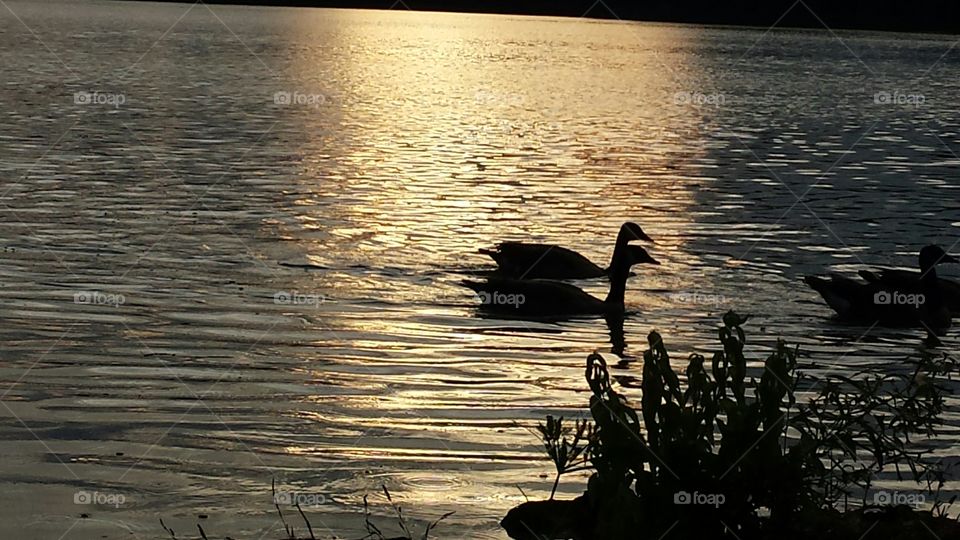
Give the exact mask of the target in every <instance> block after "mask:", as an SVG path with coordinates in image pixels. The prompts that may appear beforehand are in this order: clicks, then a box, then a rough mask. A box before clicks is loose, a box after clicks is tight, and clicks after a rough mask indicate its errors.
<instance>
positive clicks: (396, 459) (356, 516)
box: [0, 1, 960, 539]
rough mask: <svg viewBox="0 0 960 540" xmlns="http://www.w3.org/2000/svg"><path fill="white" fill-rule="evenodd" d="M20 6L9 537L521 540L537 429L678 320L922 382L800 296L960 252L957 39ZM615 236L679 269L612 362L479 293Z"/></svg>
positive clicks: (0, 272)
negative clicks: (494, 273)
mask: <svg viewBox="0 0 960 540" xmlns="http://www.w3.org/2000/svg"><path fill="white" fill-rule="evenodd" d="M7 6H9V8H8V9H0V66H2V68H0V73H2V78H0V105H2V110H3V113H4V114H3V116H2V117H0V242H2V247H3V249H2V252H0V305H2V311H0V318H2V325H0V339H2V343H3V345H2V365H0V382H2V385H3V388H2V392H3V394H2V395H3V400H2V409H0V413H2V415H3V417H4V422H3V424H2V427H0V454H2V458H3V466H2V484H0V488H2V489H0V500H2V501H4V502H3V505H2V507H3V508H2V509H0V515H2V516H3V519H2V520H0V530H5V531H8V532H7V533H4V536H8V535H9V534H12V533H13V531H19V532H17V537H19V538H44V539H49V538H54V539H55V538H57V537H60V535H64V536H62V538H100V537H101V536H103V537H107V538H130V537H138V538H157V537H162V536H164V533H163V531H162V529H160V525H159V521H158V517H162V518H163V519H164V522H165V523H166V524H167V525H168V526H171V527H172V528H173V529H174V530H175V531H177V532H178V534H179V537H183V536H184V535H189V534H192V533H193V531H195V523H197V522H198V521H199V522H200V523H202V524H203V526H204V529H205V530H206V531H207V533H208V534H210V535H211V538H212V537H214V536H216V537H223V536H225V535H231V536H233V537H250V538H257V537H263V538H279V537H281V536H282V525H281V524H280V522H279V521H278V519H277V518H276V516H275V509H274V508H273V504H272V501H271V496H270V483H271V479H276V481H277V483H278V486H279V487H280V488H281V489H283V490H285V491H286V492H290V491H295V492H298V493H300V494H301V495H303V496H310V497H313V499H312V500H313V502H317V503H322V504H318V505H316V506H313V505H309V506H307V507H306V508H305V511H306V512H307V513H308V515H310V516H311V521H312V522H313V526H314V529H315V530H316V531H317V533H318V536H320V535H324V536H326V537H329V536H331V535H333V534H336V535H339V536H341V537H349V538H354V537H359V536H362V532H361V528H362V515H361V513H360V508H361V504H362V500H361V498H362V496H363V495H364V494H368V493H369V494H371V495H372V498H371V501H372V502H374V503H375V504H374V508H375V510H376V512H377V513H378V514H379V515H383V516H386V512H387V508H386V507H385V506H384V505H383V501H382V497H379V496H378V493H379V491H378V490H379V489H380V485H381V484H385V485H386V486H387V487H388V488H389V489H390V490H391V492H392V493H393V494H394V496H395V498H396V499H397V500H398V501H401V502H402V504H403V506H404V508H405V513H407V514H408V515H410V516H411V517H412V518H413V519H415V520H423V519H433V518H436V517H438V516H439V515H441V514H443V513H444V512H447V511H451V510H455V511H456V514H455V515H454V516H453V517H451V518H449V519H448V520H447V521H446V522H444V524H443V525H441V528H440V529H439V532H440V536H441V537H445V538H446V537H449V538H453V537H457V538H500V539H502V538H505V536H504V534H503V533H502V532H500V531H499V529H498V527H497V523H496V522H497V520H498V519H499V517H500V516H502V515H503V514H504V512H505V511H506V510H507V509H508V508H510V507H511V506H513V505H516V504H518V503H519V502H522V501H523V500H524V499H523V496H522V495H521V493H520V490H519V489H518V486H520V487H522V488H523V490H524V491H525V492H526V493H527V495H529V496H530V497H543V496H545V495H546V494H548V493H549V489H550V484H551V480H552V479H548V478H546V476H543V475H546V474H548V473H549V472H550V465H549V464H548V463H547V462H545V461H544V459H542V456H541V452H540V449H539V444H538V440H537V438H536V437H535V436H534V435H533V434H532V433H531V432H530V430H529V429H530V428H531V427H532V426H533V424H534V423H535V421H536V420H538V419H540V418H542V417H543V416H544V415H545V414H549V413H553V414H566V415H568V416H569V415H576V414H580V413H581V411H582V409H583V407H584V406H585V404H586V402H587V393H586V384H585V383H584V381H583V366H582V364H583V360H584V358H585V357H586V355H587V354H588V353H590V352H592V351H594V350H599V351H601V352H603V353H605V354H607V355H608V357H610V358H611V360H616V355H615V354H614V353H620V355H621V356H624V357H626V358H627V359H630V358H631V357H633V358H635V357H637V356H638V355H639V354H641V353H642V351H643V350H644V347H645V342H646V335H647V333H648V332H649V331H650V330H651V329H654V328H656V329H659V330H660V331H662V332H663V333H664V335H665V337H666V339H667V341H668V343H669V344H671V346H672V347H673V348H674V349H676V358H678V359H680V358H683V357H685V356H686V354H688V353H690V352H692V351H695V350H697V351H700V352H705V351H707V350H709V349H707V347H713V341H714V336H715V331H714V328H715V327H716V325H717V322H718V317H719V315H720V314H721V313H722V312H723V311H725V310H726V309H728V308H730V307H736V308H737V309H738V310H740V311H742V312H747V313H750V314H752V315H753V320H752V321H751V323H750V325H749V326H748V330H749V331H750V332H751V333H750V335H751V337H752V339H753V342H754V346H753V349H752V350H751V354H752V355H753V357H755V358H757V359H758V360H759V359H760V358H761V357H762V356H763V354H764V353H765V352H766V351H767V350H768V349H769V346H770V345H771V344H772V343H774V342H775V340H776V339H777V338H779V337H782V338H784V339H786V340H788V341H790V342H792V343H798V344H800V345H801V347H802V349H803V351H804V358H803V361H804V364H805V366H806V369H807V370H808V371H814V372H819V373H825V372H832V373H846V374H851V373H853V372H855V371H856V370H859V369H862V368H863V367H865V366H872V367H874V368H875V369H877V370H891V371H893V370H897V369H901V366H902V364H901V362H900V361H901V359H902V358H904V357H905V356H907V355H909V354H912V353H913V351H914V350H915V349H916V348H917V346H918V343H919V340H920V338H921V337H922V335H921V334H920V333H919V332H912V331H900V332H894V331H887V330H881V329H867V328H859V327H850V326H840V325H838V324H836V323H835V322H834V321H832V320H831V319H830V312H829V310H828V309H827V308H826V307H825V306H824V305H823V304H822V302H821V301H820V300H819V298H818V297H817V296H816V295H815V293H813V292H812V291H810V290H808V289H807V288H806V287H805V286H804V285H803V283H802V281H801V280H800V278H801V277H802V276H803V275H805V274H808V273H818V272H824V271H827V270H834V271H853V270H855V269H856V268H858V267H860V266H861V265H880V264H889V265H899V266H912V265H913V264H914V260H915V253H916V251H917V250H918V249H919V247H920V246H922V245H924V244H926V243H933V242H936V243H940V244H942V245H944V246H945V247H948V248H949V247H951V246H954V243H955V242H956V241H957V240H960V234H958V232H960V231H958V228H957V227H958V226H960V202H958V201H960V191H958V186H960V180H958V177H957V172H958V165H960V158H958V157H957V153H960V134H958V131H957V130H958V121H960V112H958V108H957V106H956V96H957V95H958V92H960V69H958V67H960V64H958V63H960V52H958V51H957V50H953V49H951V47H952V45H953V41H952V40H950V39H947V38H942V37H937V36H901V35H889V34H883V35H881V34H869V33H856V34H853V33H841V34H839V35H837V34H833V33H831V32H827V31H780V30H774V31H772V32H769V33H765V32H764V31H762V30H746V29H744V30H736V29H717V28H699V27H684V26H667V25H653V24H636V23H621V22H598V21H589V20H573V19H547V18H515V17H501V16H479V15H455V14H432V13H431V14H427V13H411V12H401V11H390V12H388V11H382V12H376V11H364V12H361V11H348V10H296V9H272V8H255V7H227V6H217V7H207V6H205V5H203V4H196V5H193V6H192V7H191V6H190V5H188V4H148V3H143V4H139V3H138V4H133V3H106V2H104V3H86V2H84V3H80V2H71V3H63V4H59V3H49V2H29V3H28V2H21V1H13V2H8V3H7ZM5 7H6V6H5ZM78 92H80V93H83V92H87V94H80V96H81V97H80V98H79V99H77V97H76V96H77V93H78ZM93 92H97V94H92V93H93ZM277 92H281V93H287V94H279V95H275V94H276V93H277ZM878 93H879V95H878ZM84 96H85V97H84ZM287 96H289V101H290V102H291V103H289V104H287V103H284V101H286V97H287ZM110 97H113V103H108V102H103V103H99V102H100V101H106V100H108V98H110ZM88 98H89V99H88ZM118 98H122V99H121V100H122V101H123V102H122V103H117V101H118ZM921 98H922V99H921ZM78 101H79V102H78ZM85 101H92V102H93V103H87V102H85ZM278 101H279V103H278ZM921 101H922V102H921ZM878 102H879V103H878ZM625 220H634V221H636V222H638V223H640V224H641V225H642V226H643V227H644V229H645V230H646V231H647V232H648V233H649V234H650V235H651V236H653V237H655V238H656V240H657V244H656V245H654V246H652V247H651V253H652V254H653V256H654V257H656V258H658V259H659V260H660V261H661V262H662V263H663V264H662V265H661V266H660V267H657V268H650V267H644V268H638V271H637V274H638V275H637V276H636V277H634V278H632V279H631V280H630V282H629V283H628V293H627V303H628V307H629V308H630V309H631V314H630V316H629V317H628V318H627V320H626V321H625V324H624V328H623V340H624V341H625V342H626V347H625V349H624V350H623V351H622V352H621V351H620V350H619V349H621V348H622V344H620V346H617V345H616V344H615V343H614V342H616V341H618V340H617V339H614V338H615V337H616V335H617V334H618V331H617V330H618V329H616V328H614V329H610V328H608V327H607V325H606V324H605V322H604V321H603V320H596V319H582V320H574V321H569V322H564V323H559V324H556V323H544V322H531V321H515V320H500V319H493V318H481V317H478V316H477V314H476V311H475V300H474V299H473V298H472V296H471V294H469V291H468V290H467V289H464V288H462V287H461V286H459V285H458V282H459V281H460V280H461V279H463V278H464V276H465V273H467V272H469V271H471V270H476V269H479V268H482V267H485V266H486V265H487V263H488V261H486V260H485V259H484V257H483V256H481V255H479V254H477V252H476V250H477V249H478V248H480V247H485V246H488V245H490V244H492V243H493V242H494V241H497V240H501V239H520V238H528V239H536V240H542V241H549V242H556V243H561V244H564V245H567V246H570V247H574V248H576V249H579V250H581V251H582V252H583V253H585V254H587V255H588V256H590V257H591V258H592V259H594V260H597V261H605V260H607V259H608V258H609V256H610V251H611V249H612V244H613V238H614V235H615V233H616V230H617V228H618V227H619V225H620V223H622V222H623V221H625ZM954 274H956V271H954ZM581 285H582V286H584V287H586V288H588V290H590V291H592V292H595V293H596V294H603V289H604V284H603V283H601V282H584V283H582V284H581ZM611 334H613V336H614V338H612V337H611ZM945 342H946V346H947V348H948V349H953V348H955V347H956V344H957V339H956V334H954V335H952V336H949V337H948V338H946V339H945ZM756 365H759V364H756ZM616 375H617V378H618V381H619V382H620V384H621V387H629V386H631V385H633V384H634V383H635V382H636V378H637V377H638V376H639V369H638V364H632V365H630V366H629V367H627V368H625V369H620V370H618V371H617V372H616ZM624 391H625V392H627V393H628V394H630V395H635V394H634V393H635V392H636V390H632V389H629V388H627V389H626V390H624ZM957 404H958V402H957V401H955V400H953V399H951V401H950V406H951V408H950V412H949V413H948V415H947V425H946V426H945V428H944V436H943V439H942V441H941V442H940V443H939V444H940V446H941V447H942V450H941V452H942V453H943V454H944V455H949V454H951V453H955V450H956V447H957V446H958V444H960V435H958V433H957V431H956V425H957V416H956V413H955V412H954V411H955V406H956V405H957ZM951 447H952V449H951ZM581 485H582V484H578V482H577V480H576V479H574V480H573V481H570V482H567V483H566V484H565V485H563V486H562V487H561V491H562V492H563V493H564V496H568V495H572V494H573V493H576V492H577V490H578V489H580V487H581ZM78 492H87V493H95V494H98V495H100V496H110V495H112V496H117V495H122V496H123V497H124V500H123V504H121V505H119V506H117V507H114V506H112V505H110V504H97V505H78V504H74V497H76V496H77V494H78ZM81 514H86V515H87V516H88V517H85V518H81ZM200 515H203V516H206V517H204V518H201V517H200ZM287 518H288V520H289V521H290V522H291V523H293V524H295V525H297V526H298V527H299V520H298V519H295V512H294V513H290V512H288V513H287ZM380 520H381V522H386V521H387V518H386V517H381V518H380ZM24 530H26V531H27V532H24ZM131 532H132V533H133V535H134V536H131Z"/></svg>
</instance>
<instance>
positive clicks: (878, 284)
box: [804, 246, 960, 335]
mask: <svg viewBox="0 0 960 540" xmlns="http://www.w3.org/2000/svg"><path fill="white" fill-rule="evenodd" d="M941 263H960V260H958V259H956V258H955V257H953V256H951V255H949V254H947V253H946V252H945V251H943V249H941V248H940V247H939V246H926V247H924V248H923V249H921V250H920V275H921V276H922V277H921V278H920V279H918V280H916V281H913V282H910V281H907V282H905V283H901V284H897V283H890V282H887V283H885V282H882V281H871V282H867V283H862V282H859V281H856V280H853V279H850V278H847V277H843V276H837V275H833V276H831V277H830V278H829V279H825V278H820V277H815V276H807V277H805V278H804V281H806V282H807V284H808V285H810V287H812V288H813V289H814V290H815V291H817V292H818V293H820V296H822V297H823V299H824V300H825V301H826V302H827V305H829V306H830V307H831V308H832V309H833V310H834V311H836V312H837V315H838V316H839V317H840V318H841V319H845V320H849V321H854V322H863V323H873V324H878V325H881V326H919V325H923V326H925V327H926V328H927V329H928V330H930V331H932V332H933V333H934V334H938V335H940V334H942V333H943V332H945V331H946V329H948V328H950V310H949V309H948V307H947V305H946V303H945V302H944V300H943V297H942V291H941V289H940V282H939V279H938V278H937V272H936V266H937V265H938V264H941Z"/></svg>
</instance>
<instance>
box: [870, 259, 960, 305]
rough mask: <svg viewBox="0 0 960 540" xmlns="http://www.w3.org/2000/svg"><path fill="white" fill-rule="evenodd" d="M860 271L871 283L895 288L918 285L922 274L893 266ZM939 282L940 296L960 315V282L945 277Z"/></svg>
mask: <svg viewBox="0 0 960 540" xmlns="http://www.w3.org/2000/svg"><path fill="white" fill-rule="evenodd" d="M858 273H859V274H860V277H862V278H863V279H865V280H867V281H868V282H870V283H875V284H877V285H880V286H882V287H886V288H893V289H899V288H910V287H916V286H917V284H918V283H919V282H920V276H921V274H920V272H915V271H913V270H899V269H893V268H883V269H880V270H878V271H876V272H875V271H872V270H860V271H859V272H858ZM937 283H938V286H939V287H940V297H941V298H943V302H944V303H945V304H946V305H947V309H949V310H950V313H952V314H953V316H954V317H956V316H960V283H958V282H956V281H953V280H949V279H945V278H940V279H939V280H938V282H937Z"/></svg>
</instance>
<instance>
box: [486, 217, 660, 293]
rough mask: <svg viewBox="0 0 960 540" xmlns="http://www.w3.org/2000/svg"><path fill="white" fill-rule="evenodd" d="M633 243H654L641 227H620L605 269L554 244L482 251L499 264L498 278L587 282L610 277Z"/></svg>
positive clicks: (516, 244) (509, 244) (519, 244)
mask: <svg viewBox="0 0 960 540" xmlns="http://www.w3.org/2000/svg"><path fill="white" fill-rule="evenodd" d="M631 240H645V241H647V242H653V239H652V238H650V237H649V236H647V234H646V233H645V232H643V229H641V228H640V226H639V225H637V224H636V223H632V222H629V221H628V222H626V223H624V224H623V225H621V226H620V233H619V234H617V243H616V244H615V245H614V248H613V256H612V257H611V258H610V266H608V267H607V268H601V267H600V266H597V265H596V264H594V263H593V262H591V261H590V260H589V259H587V258H586V257H584V256H583V255H581V254H579V253H577V252H576V251H573V250H571V249H567V248H565V247H560V246H556V245H553V244H530V243H526V242H502V243H500V244H498V245H497V246H496V247H494V248H493V249H481V250H480V253H483V254H484V255H489V256H490V257H491V258H492V259H493V260H494V261H496V263H497V266H498V267H499V269H498V274H499V275H501V276H504V277H511V278H516V279H587V278H597V277H603V276H608V277H609V276H610V275H611V272H612V267H613V261H615V260H616V259H617V254H618V253H619V252H621V251H623V249H624V248H625V247H627V243H628V242H630V241H631Z"/></svg>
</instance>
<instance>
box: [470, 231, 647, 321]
mask: <svg viewBox="0 0 960 540" xmlns="http://www.w3.org/2000/svg"><path fill="white" fill-rule="evenodd" d="M641 263H646V264H660V263H659V262H657V261H656V260H655V259H654V258H653V257H651V256H650V254H649V253H647V250H645V249H643V248H642V247H640V246H626V248H625V249H623V250H621V251H619V252H617V255H616V257H615V258H614V260H613V261H612V262H611V264H610V267H611V273H610V292H609V293H608V294H607V298H606V299H605V300H600V299H599V298H596V297H595V296H592V295H590V294H587V293H585V292H584V291H583V290H582V289H580V288H578V287H574V286H573V285H570V284H569V283H563V282H560V281H550V280H546V279H533V280H520V279H512V278H502V277H492V278H490V279H488V280H487V281H486V282H477V281H464V282H463V284H464V285H465V286H466V287H469V288H471V289H473V290H474V291H476V293H477V296H479V297H480V299H481V300H482V301H483V305H481V306H480V307H481V309H486V310H491V311H497V312H502V313H508V314H513V315H521V316H537V317H550V316H560V317H564V316H574V315H622V314H623V312H624V309H625V308H624V305H623V297H624V293H625V292H626V285H627V277H628V276H629V274H630V267H631V266H633V265H635V264H641Z"/></svg>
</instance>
